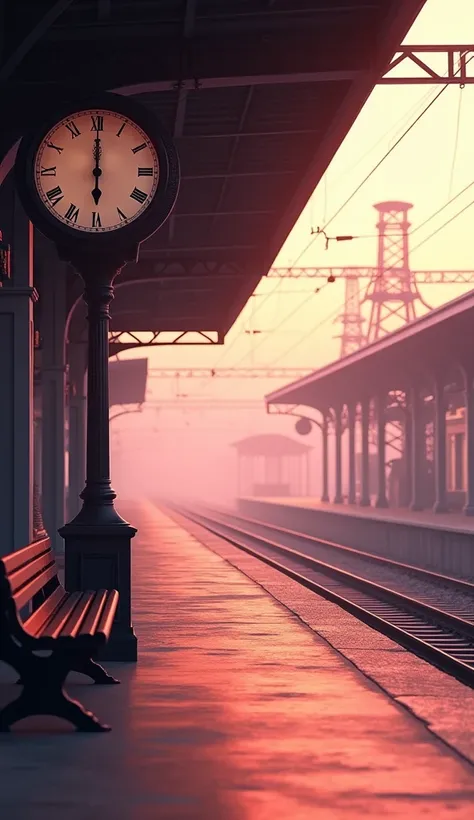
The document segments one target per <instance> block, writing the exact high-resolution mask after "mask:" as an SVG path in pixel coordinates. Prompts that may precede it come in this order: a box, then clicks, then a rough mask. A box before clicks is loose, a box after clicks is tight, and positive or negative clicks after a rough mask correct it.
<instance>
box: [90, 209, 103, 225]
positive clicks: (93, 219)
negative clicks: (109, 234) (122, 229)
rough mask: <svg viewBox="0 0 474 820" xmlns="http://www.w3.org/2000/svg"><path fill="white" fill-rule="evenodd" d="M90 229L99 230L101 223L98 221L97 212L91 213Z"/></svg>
mask: <svg viewBox="0 0 474 820" xmlns="http://www.w3.org/2000/svg"><path fill="white" fill-rule="evenodd" d="M92 227H93V228H101V227H102V222H101V221H100V213H99V212H98V211H92Z"/></svg>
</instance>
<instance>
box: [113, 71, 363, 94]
mask: <svg viewBox="0 0 474 820" xmlns="http://www.w3.org/2000/svg"><path fill="white" fill-rule="evenodd" d="M363 74H365V72H364V71H363V70H362V69H360V70H359V69H355V68H352V69H340V70H337V69H334V70H333V71H303V72H298V73H290V72H286V73H281V74H273V73H271V74H245V75H241V76H237V75H234V76H229V77H204V78H202V79H197V81H196V79H187V80H182V81H181V83H180V89H181V90H184V91H200V90H201V89H202V90H204V89H206V88H207V89H210V88H239V87H242V86H256V85H295V84H298V83H328V82H341V80H345V81H351V80H356V79H357V78H358V77H360V76H361V75H363ZM177 82H178V81H177V80H157V81H156V82H153V81H150V82H145V83H135V84H134V85H126V86H122V87H121V88H120V89H118V90H120V93H121V94H123V95H124V96H130V95H132V94H147V93H154V92H157V91H176V85H177Z"/></svg>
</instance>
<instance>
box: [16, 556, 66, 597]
mask: <svg viewBox="0 0 474 820" xmlns="http://www.w3.org/2000/svg"><path fill="white" fill-rule="evenodd" d="M52 563H54V555H53V553H52V550H48V551H47V552H44V553H43V554H42V555H39V556H38V557H37V558H34V559H33V560H32V561H29V562H28V563H27V564H25V565H24V566H23V567H20V568H19V569H16V570H15V571H14V572H11V573H10V574H9V576H8V579H7V580H8V583H9V584H10V589H11V592H12V595H13V597H15V595H16V594H17V592H21V588H22V587H23V586H24V585H25V584H27V583H28V582H29V581H31V580H32V579H33V578H34V577H35V576H36V575H38V574H39V573H40V572H41V571H44V570H46V569H47V568H48V567H49V565H50V564H52Z"/></svg>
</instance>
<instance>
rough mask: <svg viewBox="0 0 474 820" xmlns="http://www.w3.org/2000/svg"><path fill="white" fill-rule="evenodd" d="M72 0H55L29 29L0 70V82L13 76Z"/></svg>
mask: <svg viewBox="0 0 474 820" xmlns="http://www.w3.org/2000/svg"><path fill="white" fill-rule="evenodd" d="M73 2H74V0H56V3H54V5H53V6H52V7H51V8H50V9H49V11H48V12H46V14H45V15H44V16H43V17H42V18H41V19H40V20H38V22H37V23H36V25H35V26H33V28H32V29H31V31H30V32H29V34H27V35H26V37H25V39H24V40H22V42H21V43H20V44H19V45H18V46H17V47H16V48H15V50H14V52H13V54H10V56H9V58H8V60H7V61H6V62H5V63H4V65H3V66H2V67H1V68H0V82H3V83H4V82H5V80H8V78H9V77H11V75H12V74H13V72H14V71H15V69H16V68H18V66H19V65H20V63H21V61H22V60H23V58H24V57H25V56H26V55H27V54H28V52H29V51H31V49H32V48H33V46H35V45H36V43H37V42H38V41H39V40H41V38H42V37H43V36H44V34H46V32H47V31H48V29H49V28H51V26H52V25H53V23H55V22H56V20H57V19H58V17H60V16H61V14H62V13H63V12H64V11H66V9H67V8H68V6H70V5H72V3H73Z"/></svg>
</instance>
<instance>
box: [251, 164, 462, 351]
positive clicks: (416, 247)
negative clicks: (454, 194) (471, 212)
mask: <svg viewBox="0 0 474 820" xmlns="http://www.w3.org/2000/svg"><path fill="white" fill-rule="evenodd" d="M472 185H474V180H473V181H472V182H471V183H470V185H469V186H466V189H467V187H472ZM473 205H474V199H472V200H471V201H470V202H468V204H467V205H465V206H464V207H463V208H461V210H460V211H458V212H457V213H455V214H454V215H453V216H451V217H450V218H449V219H447V220H446V222H443V224H442V225H440V226H438V228H436V229H435V230H434V231H432V233H430V234H429V235H428V236H426V237H425V238H424V239H422V240H421V242H419V243H418V244H417V245H415V247H414V248H412V251H411V253H415V252H416V251H417V250H418V249H419V248H421V247H422V246H423V245H425V244H426V243H427V242H429V241H430V239H433V237H434V236H436V234H438V233H440V232H441V231H442V230H444V228H446V227H447V226H448V225H450V224H451V223H452V222H454V220H455V219H457V218H458V217H459V216H461V215H462V214H463V213H465V212H466V211H467V210H468V209H469V208H472V206H473ZM440 210H441V209H440ZM437 213H439V211H438V212H437ZM435 215H436V214H433V217H434V216H435ZM427 221H429V220H426V221H425V223H424V224H426V222H427ZM420 227H421V226H420ZM413 233H415V231H413ZM390 270H391V268H389V269H388V270H383V271H381V272H380V273H378V274H377V276H376V277H374V281H376V280H377V279H379V278H380V277H381V276H384V275H386V274H387V273H390ZM364 287H365V285H362V286H361V287H360V288H359V290H358V294H357V295H360V293H361V291H362V290H363V288H364ZM344 304H345V303H344V302H342V303H341V304H339V305H338V307H337V308H336V310H334V311H333V312H332V313H330V314H329V315H328V316H325V318H324V319H322V320H321V321H320V322H318V324H317V325H314V326H313V327H312V328H311V330H310V331H309V332H308V333H306V334H305V335H304V336H303V337H302V338H300V339H298V341H297V342H296V343H295V344H294V345H292V346H291V347H290V348H289V349H288V350H285V351H284V352H283V353H282V354H281V355H280V356H278V357H277V358H276V359H274V360H273V361H271V362H269V364H267V365H266V366H267V367H272V366H273V365H275V364H277V363H278V362H279V361H280V360H281V359H282V358H283V357H284V356H287V355H288V353H291V352H292V351H293V350H294V349H295V348H296V347H298V346H299V345H300V344H301V343H302V342H304V341H306V339H308V338H309V337H310V336H312V335H313V334H314V333H315V332H316V331H318V330H320V328H321V327H323V326H324V325H325V324H327V322H329V321H330V320H331V319H334V318H335V317H336V316H337V315H338V314H339V313H340V312H341V310H342V309H343V308H344Z"/></svg>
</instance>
